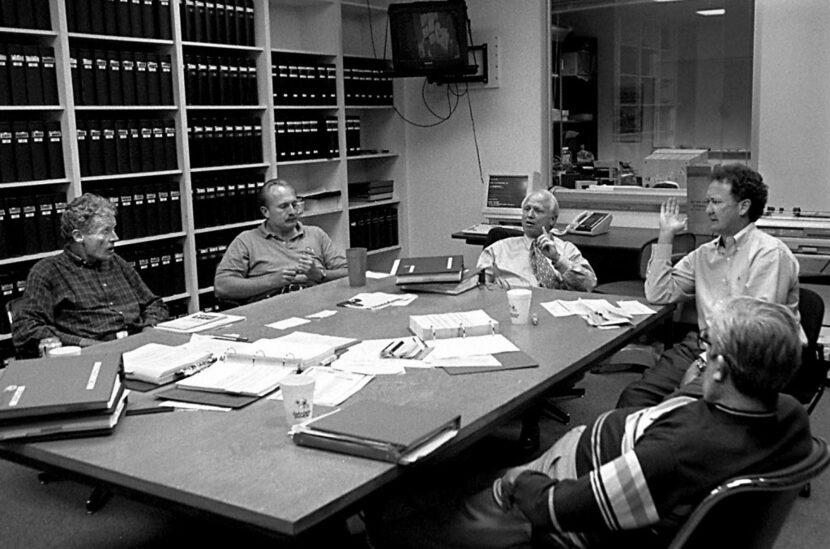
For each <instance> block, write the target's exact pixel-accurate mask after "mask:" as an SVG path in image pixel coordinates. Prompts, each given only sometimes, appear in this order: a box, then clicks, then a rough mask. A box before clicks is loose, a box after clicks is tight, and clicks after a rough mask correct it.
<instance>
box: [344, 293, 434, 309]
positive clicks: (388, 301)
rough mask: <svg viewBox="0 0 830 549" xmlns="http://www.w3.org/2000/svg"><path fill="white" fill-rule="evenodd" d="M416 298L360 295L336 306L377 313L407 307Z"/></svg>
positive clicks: (399, 295) (409, 295)
mask: <svg viewBox="0 0 830 549" xmlns="http://www.w3.org/2000/svg"><path fill="white" fill-rule="evenodd" d="M417 297H418V296H417V295H415V294H387V293H384V292H371V293H361V294H357V295H356V296H354V297H353V298H351V299H348V300H346V301H341V302H340V303H338V305H339V306H340V307H346V308H349V309H363V310H366V311H377V310H379V309H383V308H386V307H391V306H395V307H403V306H406V305H409V304H410V303H412V301H414V300H415V299H416V298H417Z"/></svg>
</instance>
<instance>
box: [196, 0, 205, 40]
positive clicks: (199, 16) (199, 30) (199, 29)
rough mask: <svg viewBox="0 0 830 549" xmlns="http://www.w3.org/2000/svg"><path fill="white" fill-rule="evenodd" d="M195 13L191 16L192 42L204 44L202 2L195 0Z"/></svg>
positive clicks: (203, 9) (203, 10)
mask: <svg viewBox="0 0 830 549" xmlns="http://www.w3.org/2000/svg"><path fill="white" fill-rule="evenodd" d="M194 5H195V11H194V14H193V40H194V41H196V42H204V40H205V3H204V1H203V0H195V1H194Z"/></svg>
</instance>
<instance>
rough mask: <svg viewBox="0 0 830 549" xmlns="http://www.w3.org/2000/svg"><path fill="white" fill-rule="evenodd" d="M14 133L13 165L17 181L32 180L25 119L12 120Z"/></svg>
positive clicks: (29, 148) (30, 156)
mask: <svg viewBox="0 0 830 549" xmlns="http://www.w3.org/2000/svg"><path fill="white" fill-rule="evenodd" d="M12 133H13V134H14V166H15V173H16V174H17V180H18V181H31V180H32V151H31V143H30V139H29V123H28V122H26V121H25V120H17V121H15V122H12Z"/></svg>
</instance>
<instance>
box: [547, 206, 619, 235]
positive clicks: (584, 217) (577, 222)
mask: <svg viewBox="0 0 830 549" xmlns="http://www.w3.org/2000/svg"><path fill="white" fill-rule="evenodd" d="M612 219H613V216H612V215H611V214H610V213H605V212H593V211H590V210H585V211H584V212H581V213H580V214H579V215H577V216H576V217H575V218H574V220H573V221H571V222H570V223H568V226H567V227H565V229H564V230H556V229H553V230H552V231H551V232H552V233H553V234H555V235H558V236H562V235H565V234H567V233H571V234H582V235H586V236H596V235H599V234H605V233H607V232H608V231H609V230H610V229H611V220H612Z"/></svg>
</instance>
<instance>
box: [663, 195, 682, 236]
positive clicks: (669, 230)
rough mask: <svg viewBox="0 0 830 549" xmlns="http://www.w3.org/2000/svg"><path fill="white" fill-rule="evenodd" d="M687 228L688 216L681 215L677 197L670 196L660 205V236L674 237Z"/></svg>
mask: <svg viewBox="0 0 830 549" xmlns="http://www.w3.org/2000/svg"><path fill="white" fill-rule="evenodd" d="M685 229H686V216H685V215H680V206H678V205H677V199H676V198H669V199H668V200H666V201H665V202H663V204H662V205H661V206H660V236H666V237H669V238H674V235H676V234H677V233H679V232H681V231H683V230H685Z"/></svg>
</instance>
